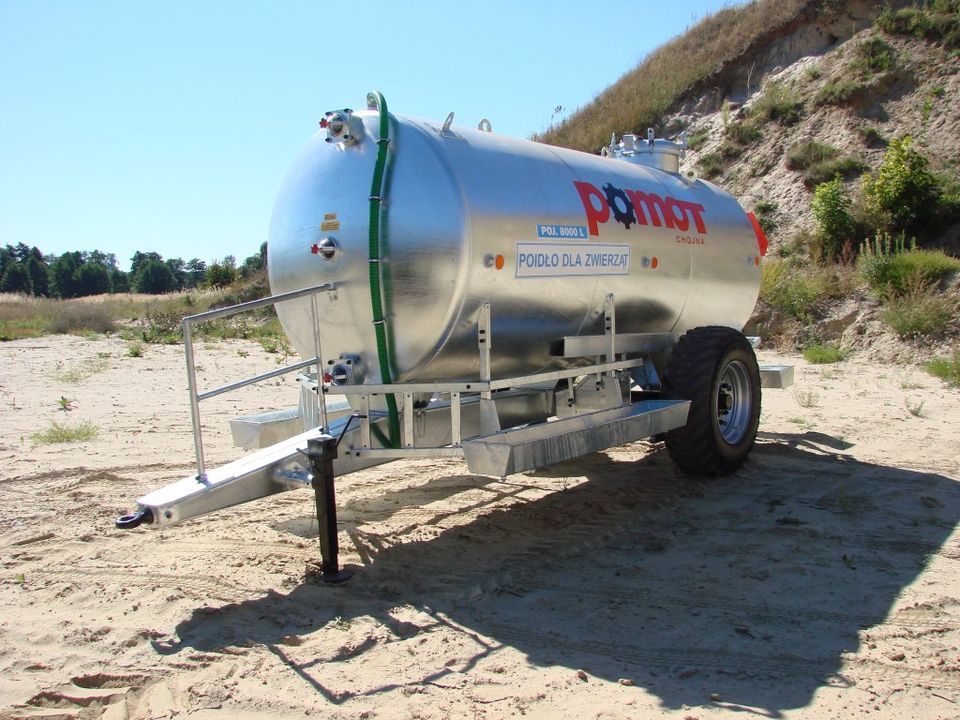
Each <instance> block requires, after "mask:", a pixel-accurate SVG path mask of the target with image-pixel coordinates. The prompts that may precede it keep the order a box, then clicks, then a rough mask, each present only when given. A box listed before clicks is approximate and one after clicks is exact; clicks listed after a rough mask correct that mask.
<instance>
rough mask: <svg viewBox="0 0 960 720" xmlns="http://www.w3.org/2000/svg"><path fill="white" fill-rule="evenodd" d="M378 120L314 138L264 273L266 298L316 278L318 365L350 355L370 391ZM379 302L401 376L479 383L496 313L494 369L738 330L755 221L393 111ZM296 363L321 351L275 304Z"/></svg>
mask: <svg viewBox="0 0 960 720" xmlns="http://www.w3.org/2000/svg"><path fill="white" fill-rule="evenodd" d="M378 118H379V115H378V112H377V111H376V110H366V111H362V112H357V113H356V114H355V115H354V116H353V119H352V121H351V122H352V123H353V126H352V127H353V130H352V133H353V142H334V143H331V142H328V141H327V133H326V132H324V131H320V132H318V133H317V134H316V135H315V136H314V137H313V138H312V139H311V140H310V141H309V142H308V143H307V145H306V146H305V147H304V149H303V150H302V151H301V153H300V155H299V156H298V157H297V159H296V160H295V162H294V164H293V167H292V168H291V170H290V172H289V174H288V175H287V178H286V180H285V181H284V183H283V186H282V188H281V190H280V192H279V195H278V198H277V202H276V206H275V208H274V214H273V219H272V222H271V227H270V237H269V250H268V263H269V276H270V286H271V290H272V292H274V293H280V292H285V291H289V290H296V289H299V288H303V287H308V286H311V285H317V284H321V283H332V284H334V285H335V286H336V290H335V292H333V293H325V294H322V295H321V296H320V298H319V309H320V318H319V333H320V340H321V346H322V352H323V354H324V356H325V357H324V358H323V359H324V360H329V359H336V358H340V357H341V356H343V357H352V358H353V359H354V361H355V364H354V367H356V368H357V379H358V380H364V379H365V381H366V382H376V381H379V379H380V369H379V364H378V361H377V351H376V340H375V333H374V328H373V324H372V310H371V299H370V279H369V267H370V258H369V255H368V253H369V250H368V247H369V213H370V202H369V197H370V188H371V178H372V176H373V173H374V166H375V162H376V156H377V138H378ZM381 227H382V232H381V245H382V248H381V253H382V257H383V263H382V276H383V299H384V310H385V314H386V319H387V327H388V334H389V338H390V348H391V358H392V360H391V362H392V364H393V368H392V371H393V379H394V380H395V381H399V382H402V381H412V380H420V381H430V380H453V379H458V380H466V379H471V378H473V379H476V378H477V377H478V373H479V353H478V348H477V320H478V316H479V312H480V309H481V307H482V305H483V304H484V303H489V304H490V306H491V315H492V348H491V351H492V374H493V377H494V378H497V377H513V376H516V375H522V374H527V373H532V372H537V371H541V370H545V369H549V368H556V367H562V366H564V365H565V364H568V363H569V362H571V361H570V360H565V359H563V358H558V357H555V356H553V355H551V349H552V348H556V346H557V343H558V341H560V340H561V339H562V338H563V337H564V336H572V335H593V334H603V311H604V304H605V302H606V300H607V297H608V296H609V295H613V298H614V302H615V307H616V330H617V332H618V333H643V332H671V333H673V334H674V335H675V336H677V337H679V335H681V334H683V333H684V332H685V331H686V330H687V329H690V328H694V327H698V326H701V325H726V326H730V327H735V328H737V329H740V328H741V327H742V326H743V325H744V323H745V322H746V320H747V319H748V317H749V315H750V313H751V311H752V309H753V306H754V303H755V301H756V297H757V292H758V288H759V281H760V267H759V264H760V258H759V255H760V251H759V249H758V240H757V236H756V234H755V232H754V229H753V225H752V224H751V222H750V220H749V219H748V217H747V216H746V214H745V213H744V211H743V209H742V208H741V207H740V205H739V204H738V203H737V201H736V200H735V199H734V198H733V197H731V196H730V195H729V194H727V193H725V192H723V191H722V190H720V189H718V188H716V187H715V186H713V185H711V184H709V183H707V182H704V181H703V180H693V179H688V178H684V177H682V176H680V175H678V174H675V173H670V172H664V171H662V170H658V169H656V168H651V167H646V166H644V165H642V164H635V163H630V162H625V161H623V160H618V159H614V158H605V157H600V156H595V155H589V154H586V153H581V152H576V151H572V150H566V149H563V148H558V147H552V146H548V145H543V144H539V143H534V142H529V141H526V140H519V139H514V138H508V137H503V136H500V135H497V134H494V133H491V132H484V131H481V130H471V129H466V128H462V127H458V126H452V127H446V128H444V126H443V125H441V124H440V123H434V122H430V121H424V120H419V119H414V118H409V117H404V116H400V115H391V116H390V143H389V162H388V165H387V175H386V181H385V190H384V194H383V209H382V222H381ZM278 313H279V316H280V320H281V322H282V324H283V327H284V329H285V331H286V332H287V335H288V336H289V338H290V340H291V342H292V343H293V344H294V346H295V348H296V349H297V351H298V352H299V353H300V354H301V355H304V356H307V357H309V356H312V355H313V354H314V349H313V348H314V345H313V334H312V326H311V320H310V318H311V313H310V304H309V301H307V300H298V301H292V302H289V303H285V304H283V305H281V306H280V307H278Z"/></svg>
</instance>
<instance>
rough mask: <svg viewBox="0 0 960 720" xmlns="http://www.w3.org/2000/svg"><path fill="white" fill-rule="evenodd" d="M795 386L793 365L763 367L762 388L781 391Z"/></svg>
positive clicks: (761, 374)
mask: <svg viewBox="0 0 960 720" xmlns="http://www.w3.org/2000/svg"><path fill="white" fill-rule="evenodd" d="M791 385H793V365H761V366H760V387H765V388H771V389H780V390H782V389H783V388H788V387H790V386H791Z"/></svg>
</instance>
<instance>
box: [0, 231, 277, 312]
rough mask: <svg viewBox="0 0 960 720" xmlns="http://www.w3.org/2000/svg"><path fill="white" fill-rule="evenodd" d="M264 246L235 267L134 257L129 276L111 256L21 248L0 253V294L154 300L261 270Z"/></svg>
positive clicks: (230, 259) (227, 261) (226, 261)
mask: <svg viewBox="0 0 960 720" xmlns="http://www.w3.org/2000/svg"><path fill="white" fill-rule="evenodd" d="M266 262H267V244H266V243H263V244H262V245H261V246H260V252H259V253H257V254H255V255H251V256H250V257H248V258H247V259H246V260H244V261H243V262H242V263H241V264H240V265H239V266H238V265H237V259H236V258H235V257H234V256H233V255H227V256H226V257H225V258H223V259H222V260H217V261H214V262H212V263H210V264H209V265H208V264H207V263H206V262H204V261H203V260H200V259H199V258H193V259H191V260H188V261H186V262H185V261H184V260H183V259H182V258H170V259H168V260H164V259H163V257H162V256H161V255H160V253H156V252H141V251H139V250H138V251H137V252H135V253H134V254H133V257H132V258H130V270H129V272H125V271H123V270H121V269H120V266H119V264H118V263H117V257H116V255H115V254H114V253H104V252H100V251H99V250H91V251H89V252H81V251H72V252H65V253H63V254H62V255H59V256H57V255H44V254H43V253H42V252H41V251H40V249H39V248H37V247H29V246H27V245H26V244H24V243H18V244H17V245H15V246H14V245H9V244H8V245H6V246H5V247H0V292H6V293H21V294H24V295H33V296H35V297H53V298H64V299H65V298H75V297H84V296H86V295H102V294H104V293H125V292H138V293H147V294H151V295H157V294H162V293H169V292H176V291H178V290H190V289H193V288H201V287H222V286H224V285H229V284H230V283H232V282H233V281H235V280H237V279H239V278H247V277H250V276H251V275H253V274H254V273H256V272H257V271H258V270H261V269H262V268H264V267H265V266H266Z"/></svg>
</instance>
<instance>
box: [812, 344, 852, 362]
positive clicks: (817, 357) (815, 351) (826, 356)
mask: <svg viewBox="0 0 960 720" xmlns="http://www.w3.org/2000/svg"><path fill="white" fill-rule="evenodd" d="M848 354H849V352H848V351H847V350H844V349H843V348H841V347H840V346H839V345H810V346H809V347H807V348H806V349H804V351H803V357H804V359H806V361H807V362H808V363H811V364H812V365H825V364H829V363H836V362H840V361H841V360H843V359H844V358H846V357H847V355H848Z"/></svg>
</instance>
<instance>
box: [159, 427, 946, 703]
mask: <svg viewBox="0 0 960 720" xmlns="http://www.w3.org/2000/svg"><path fill="white" fill-rule="evenodd" d="M843 446H844V444H843V443H842V442H841V441H839V440H837V439H835V438H831V437H829V436H824V435H821V434H807V435H803V434H799V435H774V434H769V433H767V434H761V436H760V439H759V440H758V445H757V447H756V449H755V451H754V453H753V454H752V456H751V460H750V462H748V463H747V465H745V466H744V468H742V469H741V471H740V472H738V473H737V474H736V475H734V476H731V477H728V478H723V479H719V480H715V481H710V482H707V483H702V482H699V481H696V480H693V479H690V478H684V477H681V476H679V475H677V474H676V473H675V471H674V470H673V466H672V464H671V463H670V461H669V458H667V457H666V453H665V452H662V451H657V452H653V453H651V454H648V455H647V456H645V457H644V458H643V459H641V460H639V461H631V462H622V461H617V460H614V459H611V457H609V456H608V455H606V454H597V455H593V456H590V457H589V458H585V459H581V460H580V461H578V462H577V463H566V464H562V465H558V466H555V467H552V468H549V469H547V470H546V471H541V472H539V473H535V474H531V475H525V476H517V477H515V478H511V479H508V481H506V482H494V481H484V480H482V479H478V478H473V477H466V476H453V477H447V478H443V479H441V480H435V481H432V482H428V483H426V484H424V485H421V486H418V487H415V488H410V489H408V490H403V491H394V492H390V493H387V494H386V495H385V496H383V497H382V498H380V499H379V501H378V505H377V507H376V508H374V510H375V511H376V512H388V511H386V510H384V509H385V508H390V509H391V510H389V512H393V513H394V516H395V519H399V522H398V524H397V527H396V528H393V529H392V530H391V533H390V534H389V536H384V535H383V534H374V533H372V532H369V531H364V529H363V526H362V523H363V522H364V521H365V517H364V513H365V512H369V511H370V508H369V507H366V506H364V507H354V506H352V505H351V504H350V503H349V502H345V503H344V504H343V509H342V511H341V523H342V527H343V529H345V530H346V531H347V532H348V533H349V535H350V537H351V539H352V541H353V543H354V544H355V545H356V546H357V549H358V550H359V551H360V556H361V558H363V562H364V565H363V566H362V567H360V568H358V573H357V576H356V577H355V578H354V580H353V581H351V583H350V584H349V585H347V586H346V587H341V588H328V587H321V586H316V585H313V584H309V583H306V582H304V583H301V584H300V585H299V586H297V587H295V588H294V589H293V590H292V591H291V592H290V593H288V594H282V593H277V592H273V591H271V592H269V593H267V594H266V595H264V596H263V597H260V598H257V599H254V600H249V601H246V602H242V603H238V604H234V605H227V606H225V607H222V608H217V609H211V608H202V609H198V610H196V611H194V613H193V615H192V616H191V617H190V618H189V619H187V620H185V621H184V622H182V623H181V624H180V625H178V626H177V628H176V633H177V636H178V637H179V641H177V642H176V643H174V644H169V645H161V644H158V645H157V646H156V647H157V650H158V651H159V652H162V653H177V652H180V651H181V650H182V649H185V648H195V649H197V650H215V649H217V648H223V647H225V646H242V645H249V644H263V645H265V646H267V647H269V648H270V649H271V650H272V652H274V654H276V655H277V656H278V657H279V658H281V659H282V660H283V661H284V662H285V663H286V664H287V665H288V666H289V667H290V668H291V669H292V670H293V671H295V672H296V673H298V674H299V675H300V676H301V677H302V678H303V679H304V680H305V681H307V682H309V683H310V684H312V685H313V686H314V687H315V688H316V690H317V691H318V692H320V693H322V694H323V695H324V696H326V697H327V698H328V699H329V700H331V701H332V702H343V701H344V700H346V699H349V698H350V697H354V696H355V695H371V694H376V693H379V692H385V691H388V690H390V689H391V688H394V687H396V685H394V684H390V683H388V682H384V683H383V684H381V685H380V686H378V687H377V688H375V689H373V690H364V691H362V692H361V691H357V692H355V691H352V690H349V689H346V690H336V689H334V688H332V687H330V686H329V685H325V684H324V682H323V681H322V680H321V677H322V673H320V672H319V668H320V667H321V666H322V665H323V663H328V662H330V661H331V660H336V659H341V658H329V657H328V658H324V659H322V660H321V659H313V660H310V661H309V662H303V661H299V662H298V661H296V660H294V659H293V658H292V655H293V654H295V653H291V652H289V651H290V648H288V647H286V645H285V642H286V641H285V638H287V637H288V636H290V635H292V634H299V635H300V636H303V635H306V634H308V633H311V632H313V631H315V630H318V629H319V628H321V627H323V626H324V625H326V624H327V623H329V622H330V621H331V620H332V619H334V618H336V617H340V618H345V619H349V618H353V617H363V616H372V617H374V618H376V619H377V620H378V621H380V622H381V623H383V624H384V625H386V626H387V627H388V628H390V630H391V632H393V633H394V635H395V636H396V638H397V639H403V638H404V636H405V633H407V632H409V631H410V629H409V628H408V627H405V625H408V624H407V623H403V622H400V621H399V620H397V618H396V617H395V615H393V614H391V613H393V612H395V608H397V607H398V606H399V605H410V606H413V608H415V609H417V610H419V611H421V612H424V613H427V614H428V615H430V616H431V617H432V618H433V619H434V622H435V623H436V624H437V626H439V625H440V624H448V625H449V624H450V623H453V624H455V625H457V626H459V627H460V628H466V629H468V630H469V631H471V632H473V633H475V634H476V635H477V644H476V654H475V656H474V657H473V658H471V659H470V660H469V662H468V663H467V666H466V667H460V668H459V669H458V671H459V672H469V671H470V668H471V667H473V666H475V665H476V663H477V662H479V661H480V660H482V659H483V658H486V657H489V656H490V655H491V654H492V653H495V652H496V651H497V648H498V647H499V646H501V645H505V646H510V647H513V648H515V649H517V650H519V651H520V652H522V653H524V654H525V655H526V656H527V657H528V658H529V660H530V661H531V662H532V663H534V664H538V665H543V666H547V665H560V666H565V667H569V668H571V669H579V668H582V669H583V670H585V671H586V672H587V673H589V674H590V675H593V676H595V677H599V678H604V679H607V680H612V681H614V682H615V681H616V680H617V679H618V678H623V677H629V678H632V679H633V680H634V682H635V684H636V685H638V686H641V687H644V688H646V689H647V690H648V691H650V692H651V693H654V694H656V696H658V697H659V698H660V700H661V702H662V705H663V706H664V707H665V708H680V707H681V706H684V705H687V706H697V705H709V704H711V700H710V698H711V695H712V696H713V697H714V701H717V698H718V697H719V698H722V702H723V704H724V706H726V707H736V708H740V709H743V710H745V711H748V712H749V713H755V714H759V715H762V716H767V717H778V716H780V715H781V714H782V712H783V711H785V710H789V709H793V708H800V707H803V706H805V705H807V704H808V703H809V702H810V701H811V698H812V696H813V694H814V693H816V692H817V690H818V689H820V688H821V687H824V686H825V685H844V684H849V683H850V682H852V680H851V677H850V675H849V673H850V672H851V670H850V669H849V668H848V666H847V665H846V664H845V663H844V661H843V655H844V653H848V652H852V651H856V650H857V649H858V648H859V646H860V643H861V635H860V632H861V630H863V629H865V628H870V627H872V626H874V625H877V624H880V623H883V622H884V621H885V620H888V615H890V614H891V610H892V608H894V606H895V602H896V600H897V598H898V596H899V595H900V593H901V592H902V591H903V590H904V588H906V587H907V586H909V585H910V584H911V583H913V582H914V580H916V578H917V576H918V575H919V574H920V573H921V572H922V571H923V570H924V568H925V567H926V564H927V563H928V561H929V559H930V558H931V556H933V555H934V554H937V553H940V552H942V550H943V545H944V543H945V541H946V539H947V537H948V536H949V535H950V533H951V532H952V530H953V528H954V526H955V524H956V522H957V519H958V515H960V483H957V482H956V481H955V480H952V479H950V478H948V477H944V476H940V475H936V474H929V473H921V472H914V471H909V470H902V469H898V468H894V467H883V466H877V465H871V464H866V463H862V462H858V461H856V460H853V459H851V458H849V457H847V456H843V455H839V454H836V453H835V451H836V450H839V449H842V448H843ZM564 477H573V478H581V480H579V484H575V485H574V486H573V487H570V488H569V489H566V490H563V491H561V492H553V493H550V494H547V495H541V496H538V497H536V498H535V499H532V500H524V499H523V497H522V496H523V491H524V489H527V488H529V487H530V486H536V485H537V483H538V481H539V482H541V483H543V482H545V481H549V480H550V479H554V480H556V478H564ZM582 478H586V479H585V480H582ZM513 481H516V482H513ZM484 482H487V483H489V484H487V485H483V483H484ZM478 487H482V488H483V489H484V490H486V491H488V492H486V493H485V494H484V493H481V496H483V497H485V498H486V500H484V501H480V502H475V501H474V500H475V498H476V497H477V492H476V489H477V488H478ZM466 488H472V489H473V490H474V492H473V494H472V495H471V496H470V497H471V500H470V501H465V502H464V503H463V504H462V505H461V506H460V507H459V508H458V510H457V512H458V513H459V515H460V517H459V522H458V523H456V524H451V523H450V522H449V520H450V518H449V517H447V516H446V515H438V516H437V517H435V518H432V519H430V520H429V521H428V522H427V523H426V524H425V525H418V526H417V527H409V526H407V525H404V522H403V517H402V516H403V509H404V508H409V507H419V506H423V505H425V504H426V502H427V501H430V502H433V501H436V500H437V499H440V498H452V497H454V496H456V495H457V494H458V493H461V492H464V490H465V489H466ZM465 494H466V493H465ZM510 495H514V497H512V498H510V501H511V502H512V504H510V505H509V506H507V507H502V506H501V507H495V508H494V507H492V503H495V502H500V503H501V505H502V501H503V500H504V498H505V497H508V496H510ZM464 515H466V518H464ZM421 520H422V518H421ZM304 522H308V520H307V519H305V520H304ZM314 527H315V525H314ZM415 531H416V532H415ZM264 617H267V618H269V619H270V620H271V621H270V622H262V619H263V618H264ZM894 621H895V620H894ZM903 624H908V623H907V621H904V623H903ZM416 630H417V629H416V628H414V631H416ZM480 638H486V639H489V640H490V641H492V642H486V641H483V640H481V639H480ZM368 649H369V647H364V646H362V645H361V646H360V647H357V648H354V649H353V650H352V651H351V657H357V656H360V655H362V654H363V653H364V652H366V651H367V650H368ZM445 672H447V670H442V671H440V672H438V673H437V675H435V676H430V677H425V678H423V679H422V680H421V682H433V681H435V680H436V679H437V677H440V676H442V675H443V674H444V673H445ZM852 672H854V673H855V672H856V669H855V668H854V669H853V670H852Z"/></svg>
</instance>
